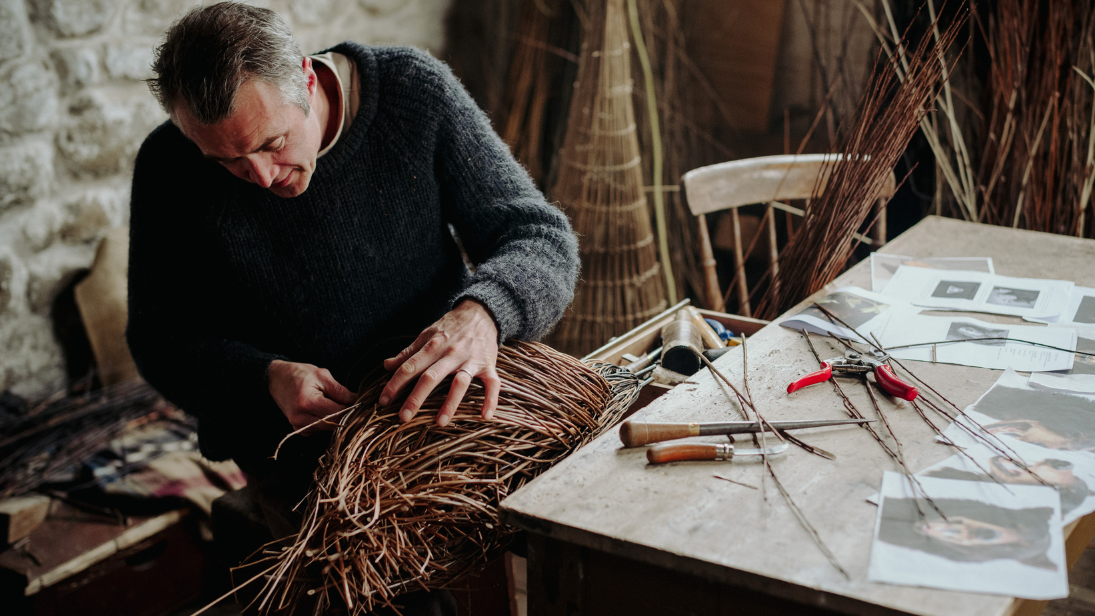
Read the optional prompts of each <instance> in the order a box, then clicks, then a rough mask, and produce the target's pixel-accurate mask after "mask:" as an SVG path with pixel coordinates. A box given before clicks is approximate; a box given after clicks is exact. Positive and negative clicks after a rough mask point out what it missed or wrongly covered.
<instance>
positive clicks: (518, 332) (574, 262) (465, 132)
mask: <svg viewBox="0 0 1095 616" xmlns="http://www.w3.org/2000/svg"><path fill="white" fill-rule="evenodd" d="M418 64H419V65H420V70H422V71H423V72H425V73H426V75H427V78H426V79H425V81H426V83H428V84H429V86H430V90H431V94H432V97H431V98H432V99H433V104H434V110H435V111H434V113H435V114H437V122H438V124H437V142H436V158H435V166H436V169H437V176H438V178H439V181H440V183H441V191H442V193H441V194H442V207H443V208H445V209H446V215H447V216H448V217H449V219H450V221H451V222H452V224H453V226H454V227H455V228H456V230H457V233H458V235H459V236H460V239H461V241H462V242H463V245H464V249H465V250H466V251H467V253H468V256H469V257H470V258H471V260H472V262H473V263H474V264H475V265H476V271H475V273H474V274H473V275H472V276H471V277H470V279H469V281H468V284H467V286H466V287H465V288H464V289H463V290H462V291H461V292H460V293H459V294H458V296H457V297H456V298H454V300H455V301H454V304H455V303H458V302H459V301H461V300H463V299H466V298H470V299H474V300H476V301H478V302H480V303H482V304H483V305H485V306H486V307H487V309H488V310H489V311H490V312H491V314H492V315H493V316H494V319H495V322H496V324H497V325H498V334H499V341H502V340H505V339H506V338H510V337H514V338H520V339H525V340H535V339H538V338H540V337H542V336H543V335H545V334H546V333H547V332H548V331H549V330H550V329H551V328H552V327H553V326H554V325H555V323H556V322H558V321H559V319H560V318H561V317H562V316H563V311H564V310H565V309H566V307H567V306H568V305H569V304H570V302H571V300H572V299H573V298H574V285H575V283H576V282H577V278H578V243H577V239H576V238H575V236H574V232H573V231H572V230H571V228H570V223H569V221H568V220H567V218H566V216H565V215H564V214H563V213H562V212H561V211H560V210H559V209H558V208H556V207H553V206H552V205H550V204H549V203H548V202H547V200H546V199H545V198H544V195H543V194H542V193H541V192H540V191H539V190H538V189H537V188H536V186H535V184H533V182H532V178H530V177H529V175H528V173H527V172H526V171H525V169H524V168H523V167H522V166H521V165H520V164H519V163H518V162H517V161H516V160H515V159H514V158H513V156H512V154H511V153H510V150H509V147H508V146H506V144H505V143H504V142H503V141H502V139H501V138H500V137H499V136H498V134H497V133H495V131H494V130H493V129H492V128H491V125H490V121H489V120H488V119H487V117H486V115H485V114H484V113H483V112H482V111H481V110H480V109H479V107H478V106H477V105H476V104H475V101H473V100H472V98H471V96H470V95H468V93H467V91H466V90H465V89H464V87H463V86H462V85H461V84H460V82H459V81H458V80H457V79H456V77H455V76H454V75H453V74H452V72H451V71H450V70H449V68H448V67H447V66H446V65H445V64H443V63H442V62H439V61H437V60H434V59H432V58H430V57H429V56H427V55H426V54H421V56H420V59H419V62H418Z"/></svg>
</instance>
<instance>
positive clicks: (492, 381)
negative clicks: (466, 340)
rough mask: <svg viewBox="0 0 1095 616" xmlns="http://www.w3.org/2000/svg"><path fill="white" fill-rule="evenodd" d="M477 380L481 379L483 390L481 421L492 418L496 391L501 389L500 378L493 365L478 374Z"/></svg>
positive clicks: (496, 399)
mask: <svg viewBox="0 0 1095 616" xmlns="http://www.w3.org/2000/svg"><path fill="white" fill-rule="evenodd" d="M479 380H480V381H483V389H484V390H485V396H484V400H483V415H482V417H483V421H490V420H492V419H494V411H495V409H497V408H498V392H499V391H500V390H501V389H502V380H501V379H499V378H498V373H497V372H495V370H494V366H491V367H489V368H488V369H486V370H484V371H483V373H482V374H480V375H479Z"/></svg>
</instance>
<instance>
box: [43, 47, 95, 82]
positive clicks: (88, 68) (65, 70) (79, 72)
mask: <svg viewBox="0 0 1095 616" xmlns="http://www.w3.org/2000/svg"><path fill="white" fill-rule="evenodd" d="M53 63H54V65H55V66H56V67H57V74H58V75H59V76H60V77H61V82H62V83H63V84H64V85H65V87H67V88H69V89H70V90H75V89H79V88H83V87H86V86H91V85H95V84H97V83H99V82H100V81H102V71H101V70H100V69H99V52H98V51H97V50H96V49H94V48H91V47H66V48H63V49H55V50H54V51H53Z"/></svg>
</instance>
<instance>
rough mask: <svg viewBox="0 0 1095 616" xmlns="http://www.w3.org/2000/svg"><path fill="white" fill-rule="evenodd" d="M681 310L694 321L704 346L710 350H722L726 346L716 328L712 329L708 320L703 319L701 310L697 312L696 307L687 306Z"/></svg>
mask: <svg viewBox="0 0 1095 616" xmlns="http://www.w3.org/2000/svg"><path fill="white" fill-rule="evenodd" d="M681 310H684V311H685V312H687V313H688V317H689V318H690V319H692V322H693V323H694V324H695V325H696V329H698V330H699V332H700V338H702V339H703V346H705V347H707V348H709V349H721V348H722V347H724V346H726V344H724V343H723V341H722V338H721V337H720V336H719V333H718V332H717V331H716V330H715V328H714V327H711V325H710V324H708V323H707V319H705V318H703V315H702V314H700V311H699V310H696V308H695V307H694V306H685V307H684V308H681Z"/></svg>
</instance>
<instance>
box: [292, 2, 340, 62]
mask: <svg viewBox="0 0 1095 616" xmlns="http://www.w3.org/2000/svg"><path fill="white" fill-rule="evenodd" d="M340 6H342V3H341V2H339V0H289V11H290V12H291V14H292V16H293V22H294V23H296V24H304V25H309V26H314V25H321V24H326V23H330V21H331V19H332V17H333V16H334V14H335V11H336V9H338V8H339V7H340ZM301 51H304V50H301ZM305 53H308V52H305Z"/></svg>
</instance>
